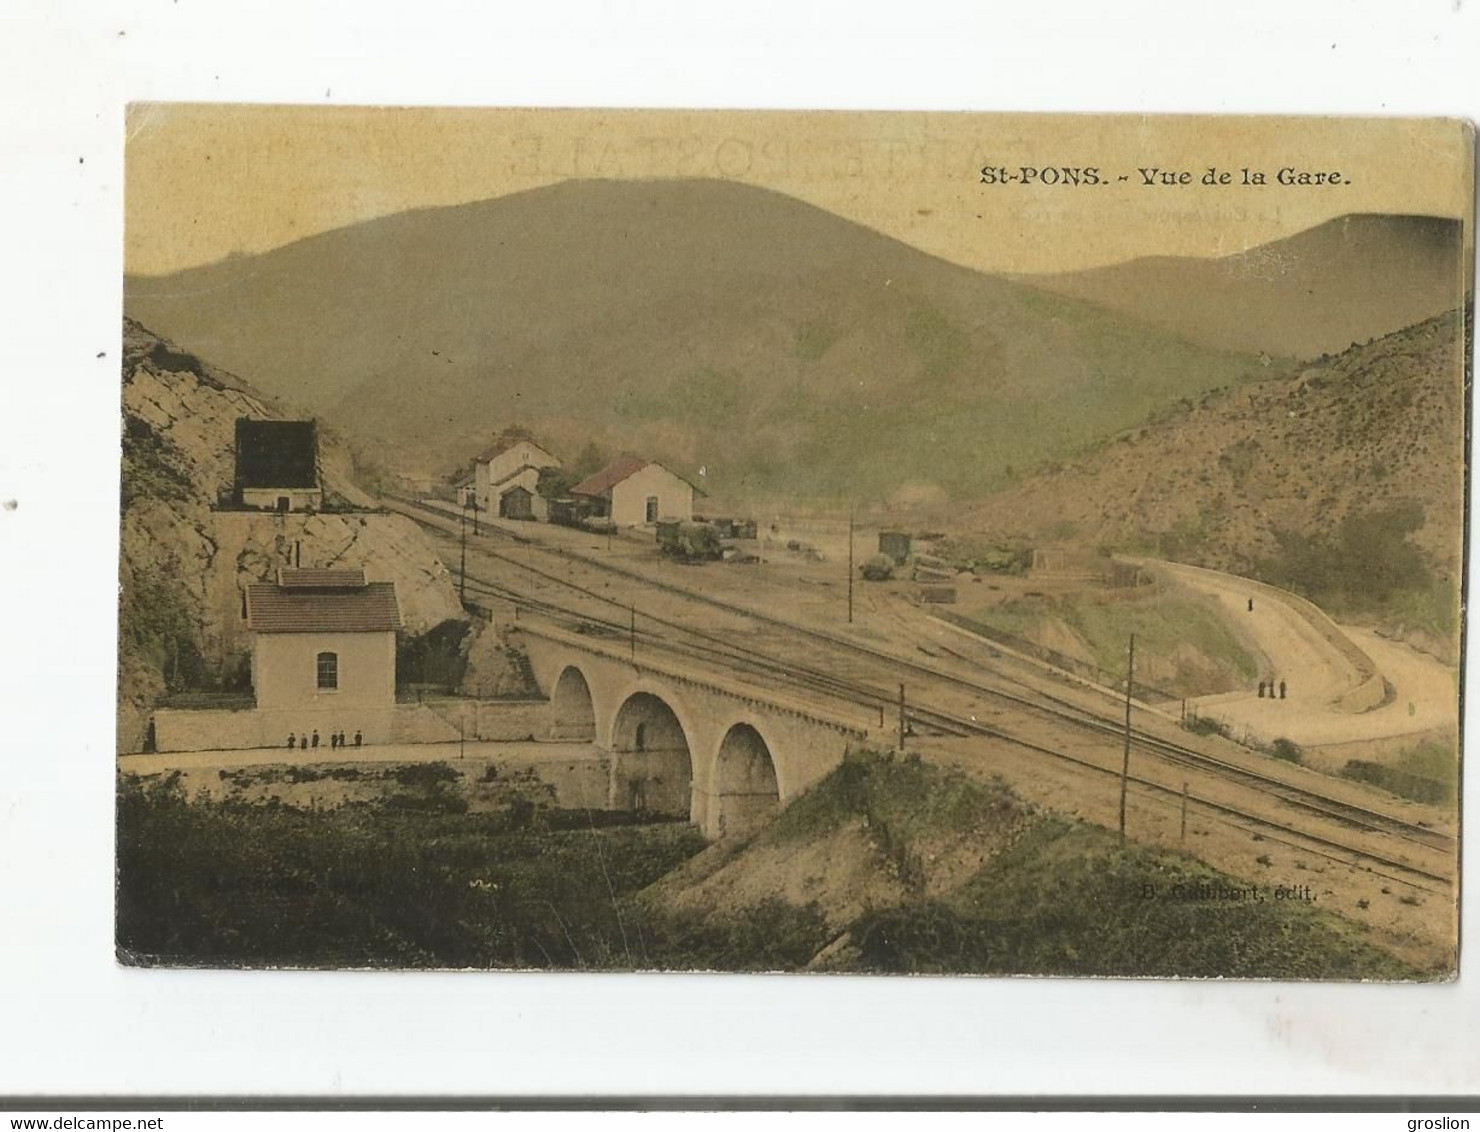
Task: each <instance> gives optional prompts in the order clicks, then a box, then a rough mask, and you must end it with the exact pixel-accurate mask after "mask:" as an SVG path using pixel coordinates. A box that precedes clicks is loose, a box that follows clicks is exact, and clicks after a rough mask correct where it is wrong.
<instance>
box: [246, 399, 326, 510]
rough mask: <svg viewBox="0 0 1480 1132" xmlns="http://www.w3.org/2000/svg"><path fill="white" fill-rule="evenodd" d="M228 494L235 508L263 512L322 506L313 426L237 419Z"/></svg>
mask: <svg viewBox="0 0 1480 1132" xmlns="http://www.w3.org/2000/svg"><path fill="white" fill-rule="evenodd" d="M232 498H233V501H234V502H235V503H236V504H237V505H239V506H242V507H257V508H261V509H262V510H264V511H283V512H287V511H308V510H314V509H317V508H318V507H320V506H322V504H323V501H324V491H323V488H322V487H321V486H320V483H319V441H318V426H317V424H316V423H315V422H314V421H258V420H250V419H248V418H247V417H240V418H238V419H237V422H236V479H235V481H234V483H233V485H232Z"/></svg>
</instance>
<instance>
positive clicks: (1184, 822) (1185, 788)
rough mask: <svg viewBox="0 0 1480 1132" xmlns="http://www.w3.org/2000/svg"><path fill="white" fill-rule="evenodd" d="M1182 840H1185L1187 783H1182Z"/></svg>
mask: <svg viewBox="0 0 1480 1132" xmlns="http://www.w3.org/2000/svg"><path fill="white" fill-rule="evenodd" d="M1182 840H1183V841H1186V840H1187V783H1185V782H1184V783H1182Z"/></svg>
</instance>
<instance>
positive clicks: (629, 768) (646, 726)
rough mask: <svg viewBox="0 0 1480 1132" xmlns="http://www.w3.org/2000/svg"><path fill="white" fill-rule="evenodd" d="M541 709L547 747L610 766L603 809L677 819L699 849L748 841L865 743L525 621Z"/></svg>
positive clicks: (855, 733)
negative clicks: (589, 752)
mask: <svg viewBox="0 0 1480 1132" xmlns="http://www.w3.org/2000/svg"><path fill="white" fill-rule="evenodd" d="M518 632H519V636H520V638H521V643H522V644H523V646H524V648H525V651H526V652H527V654H528V656H529V661H530V666H531V668H532V669H533V670H534V675H535V680H536V681H537V682H538V684H539V686H540V688H541V690H542V691H543V692H544V693H545V694H546V695H548V696H549V700H550V730H549V733H548V734H549V738H551V739H555V740H561V741H565V742H589V743H593V744H595V745H596V746H597V747H598V748H599V749H601V750H602V751H604V752H607V754H608V756H609V758H610V764H611V774H610V777H609V797H608V804H609V805H610V806H612V807H613V808H622V809H628V808H631V809H646V810H649V811H652V812H655V813H663V814H669V815H672V816H682V817H687V818H688V819H689V820H690V821H691V822H693V823H694V824H695V825H697V826H698V827H699V828H700V830H701V831H702V832H703V833H704V834H705V836H707V837H711V838H715V837H723V836H725V835H726V834H735V833H741V834H743V833H749V832H751V831H752V830H754V829H756V828H757V827H758V826H760V825H762V824H764V823H765V822H766V821H768V820H769V819H770V817H771V816H772V815H773V814H774V813H775V812H776V811H777V810H778V809H779V808H780V806H781V805H783V804H784V803H786V802H787V801H789V800H790V799H791V798H793V797H795V796H796V795H797V794H798V793H800V792H801V791H803V790H805V789H806V788H807V787H808V786H810V785H811V784H812V783H814V782H816V781H817V780H818V779H820V778H822V777H823V776H824V775H826V774H827V773H828V772H829V771H830V770H832V769H833V768H834V767H835V766H837V765H838V763H840V762H841V761H842V759H843V755H844V754H845V753H846V752H847V750H848V748H849V747H850V746H851V745H854V744H856V743H859V742H861V741H862V740H863V739H865V738H866V737H867V734H868V730H867V726H866V723H865V719H866V714H865V709H862V708H860V709H859V710H858V713H857V714H858V718H856V719H853V718H849V714H850V713H848V709H847V706H846V705H841V706H840V708H839V714H837V715H832V714H830V713H829V712H827V711H822V710H818V709H816V708H814V707H811V706H808V705H805V704H802V703H800V702H798V701H795V700H793V699H792V698H791V697H789V696H788V695H787V694H786V693H784V692H773V691H771V690H769V689H766V688H762V687H759V686H756V685H752V684H750V683H748V682H746V681H745V680H744V679H743V678H741V677H732V676H730V675H729V674H722V673H716V672H707V671H705V670H704V669H703V668H702V667H701V666H698V665H697V664H696V663H693V662H686V661H683V660H681V659H679V658H675V657H670V656H667V655H665V654H662V653H659V652H652V651H646V652H645V651H644V650H643V649H642V648H641V647H639V648H638V649H637V650H636V652H635V654H634V652H633V651H632V650H631V649H630V647H629V645H628V643H627V642H626V641H622V640H620V639H615V640H614V639H610V638H603V637H592V636H587V635H584V634H578V633H573V632H568V631H566V630H563V629H558V628H554V627H551V626H546V625H543V624H539V623H535V622H531V621H523V622H521V623H520V625H519V630H518Z"/></svg>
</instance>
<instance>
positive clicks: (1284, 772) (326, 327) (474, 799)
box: [3, 105, 1474, 981]
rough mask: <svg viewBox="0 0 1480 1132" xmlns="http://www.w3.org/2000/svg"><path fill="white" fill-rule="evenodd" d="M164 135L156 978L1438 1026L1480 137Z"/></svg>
mask: <svg viewBox="0 0 1480 1132" xmlns="http://www.w3.org/2000/svg"><path fill="white" fill-rule="evenodd" d="M130 127H131V128H130V131H129V135H128V139H127V151H126V164H127V169H126V173H127V180H128V188H129V191H128V193H127V194H126V201H125V203H126V209H127V212H126V218H125V229H124V233H123V237H124V243H125V249H126V273H125V278H124V281H123V285H124V315H125V317H124V320H123V324H122V332H121V340H120V342H119V345H120V346H121V351H120V356H121V366H120V369H121V372H120V375H119V379H120V380H119V397H120V404H119V408H120V417H121V420H120V426H121V453H120V454H121V461H122V475H121V483H120V488H121V490H120V495H119V546H120V551H119V601H118V642H119V645H118V674H117V675H118V680H117V687H118V698H117V704H116V714H117V736H118V753H117V803H118V804H117V824H116V828H117V848H116V861H115V874H116V877H117V927H116V935H117V946H118V954H119V956H120V959H121V960H122V961H123V962H126V963H133V964H150V965H170V966H192V965H194V966H229V967H262V968H283V967H311V968H340V967H344V968H362V967H374V968H386V967H391V968H451V969H476V970H493V969H524V970H548V971H557V970H558V971H568V970H580V971H634V970H655V971H735V972H740V971H751V972H755V971H766V972H848V973H869V974H876V975H890V974H922V973H928V974H972V975H980V976H1006V975H1050V976H1074V977H1117V978H1119V977H1125V976H1141V977H1163V978H1179V977H1189V978H1194V977H1195V978H1259V979H1282V978H1302V979H1322V980H1386V981H1416V980H1442V979H1446V978H1450V977H1452V975H1453V973H1454V971H1455V970H1456V962H1457V954H1458V951H1457V947H1458V920H1457V894H1458V845H1459V838H1460V832H1461V831H1460V826H1461V821H1460V812H1459V804H1458V803H1459V797H1458V795H1459V783H1460V780H1461V775H1460V762H1461V749H1460V743H1459V702H1458V695H1457V688H1458V687H1459V686H1460V682H1461V680H1462V678H1463V672H1462V659H1463V658H1462V652H1461V648H1460V643H1461V635H1460V634H1461V627H1462V625H1463V619H1462V616H1461V606H1460V596H1461V595H1460V583H1459V579H1460V578H1461V577H1463V569H1464V566H1465V561H1466V560H1465V541H1464V533H1465V527H1464V523H1465V509H1464V503H1465V498H1466V491H1467V484H1468V469H1467V467H1466V437H1465V422H1466V421H1467V420H1468V419H1469V401H1468V398H1469V395H1470V393H1469V386H1468V384H1467V380H1466V357H1467V349H1468V346H1467V335H1468V333H1469V328H1470V325H1471V319H1472V317H1473V311H1472V279H1473V261H1474V244H1473V237H1472V235H1471V233H1472V231H1473V227H1472V223H1473V218H1474V216H1473V209H1474V184H1473V168H1474V163H1473V134H1472V132H1471V131H1470V130H1469V129H1468V127H1466V126H1464V125H1463V124H1460V123H1455V122H1446V121H1429V120H1402V119H1391V120H1390V119H1382V120H1360V119H1318V118H1257V117H1240V118H1219V117H1210V118H1195V117H1178V118H1164V119H1163V118H1154V117H1150V118H1148V117H1145V116H1140V115H1136V116H1094V115H1000V116H999V115H982V114H946V113H900V114H877V113H854V112H834V113H808V112H777V113H759V112H757V113H751V112H743V113H742V112H729V111H686V110H673V111H641V110H588V111H583V110H569V111H564V110H559V111H557V110H534V109H518V108H514V109H505V110H477V109H468V108H462V109H457V110H451V109H449V110H438V109H435V108H414V109H395V108H379V109H366V108H361V109H352V108H343V109H340V108H325V107H292V106H272V107H269V106H237V105H189V106H185V105H182V106H170V107H167V108H157V107H149V106H145V107H139V108H137V109H136V111H135V112H133V113H131V115H130ZM94 348H95V347H94ZM103 353H105V354H107V355H108V356H110V357H111V356H112V350H111V349H110V350H107V351H103ZM98 357H102V354H99V355H98ZM7 490H9V489H7ZM9 493H10V494H15V493H14V491H10V492H9ZM3 506H4V507H5V508H6V509H8V510H10V511H14V510H15V508H16V504H15V502H14V500H12V501H10V502H8V503H3ZM19 518H20V520H21V521H24V520H25V516H19Z"/></svg>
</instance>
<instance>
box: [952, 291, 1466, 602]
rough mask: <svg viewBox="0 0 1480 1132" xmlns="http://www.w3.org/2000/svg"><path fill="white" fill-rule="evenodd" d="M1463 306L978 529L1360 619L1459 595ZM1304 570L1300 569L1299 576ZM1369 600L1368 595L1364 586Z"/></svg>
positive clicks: (1066, 471) (1040, 492)
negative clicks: (1180, 568)
mask: <svg viewBox="0 0 1480 1132" xmlns="http://www.w3.org/2000/svg"><path fill="white" fill-rule="evenodd" d="M1463 330H1464V323H1463V321H1462V319H1461V316H1460V315H1458V314H1457V313H1450V314H1446V315H1441V316H1439V317H1437V318H1432V319H1428V320H1426V321H1424V322H1421V323H1419V324H1417V325H1415V326H1411V327H1409V328H1407V329H1405V330H1401V331H1398V332H1396V333H1393V334H1389V335H1386V336H1385V337H1383V338H1380V339H1377V340H1376V341H1373V342H1369V343H1367V344H1365V345H1361V346H1353V347H1351V348H1350V349H1348V350H1345V351H1343V352H1342V353H1340V354H1338V355H1336V356H1335V357H1322V358H1320V359H1317V360H1316V361H1315V362H1314V363H1313V364H1310V365H1308V366H1306V367H1305V368H1303V369H1302V370H1300V372H1299V373H1297V374H1296V375H1295V376H1294V377H1292V378H1288V379H1284V380H1278V381H1268V382H1262V383H1260V384H1257V385H1249V386H1245V387H1243V388H1240V389H1235V390H1227V391H1221V392H1218V393H1214V394H1209V395H1207V396H1204V397H1200V398H1197V399H1195V400H1188V401H1186V402H1183V403H1182V404H1181V405H1180V406H1178V407H1176V408H1175V409H1174V410H1172V411H1170V412H1168V413H1166V414H1164V415H1163V417H1162V419H1160V420H1159V421H1156V422H1155V423H1152V424H1149V425H1147V426H1145V427H1143V428H1139V429H1134V430H1131V431H1129V432H1125V433H1123V434H1121V435H1120V436H1119V437H1118V438H1117V439H1115V440H1114V441H1111V442H1109V443H1107V444H1105V445H1103V446H1101V447H1100V448H1099V449H1097V450H1096V451H1095V452H1093V453H1091V454H1090V455H1088V456H1086V457H1084V458H1082V459H1080V460H1078V461H1076V462H1074V463H1072V464H1069V465H1066V466H1062V467H1052V468H1050V469H1048V470H1047V471H1044V472H1041V473H1039V474H1037V475H1034V476H1032V477H1031V478H1028V479H1025V480H1024V481H1023V482H1021V483H1020V484H1018V485H1017V486H1015V487H1013V488H1011V489H1009V490H1007V491H1003V492H1000V493H997V494H996V495H994V496H992V497H991V498H990V499H988V500H987V501H986V502H985V503H983V504H982V505H981V506H980V507H979V508H977V509H975V510H974V511H973V513H972V516H971V522H972V523H974V524H975V525H976V526H977V527H978V528H979V529H982V530H985V531H990V532H992V533H993V534H996V535H1008V534H1015V535H1021V536H1024V537H1027V538H1030V539H1034V540H1035V541H1039V540H1044V539H1053V538H1059V539H1070V540H1074V541H1077V542H1079V543H1081V544H1089V545H1097V546H1110V547H1114V548H1118V549H1123V550H1139V551H1142V552H1147V553H1154V554H1160V555H1162V556H1164V557H1167V558H1171V559H1175V560H1178V561H1184V562H1190V563H1193V564H1196V565H1203V566H1212V567H1217V568H1221V569H1230V570H1233V571H1235V572H1240V573H1245V574H1251V575H1254V576H1257V577H1264V578H1265V579H1266V580H1268V581H1271V582H1275V583H1276V584H1285V585H1289V586H1291V587H1292V588H1295V589H1298V590H1301V591H1302V592H1307V591H1310V590H1312V589H1313V588H1318V585H1319V584H1322V583H1324V584H1327V585H1328V586H1329V587H1336V588H1339V590H1340V592H1330V593H1326V594H1314V593H1308V596H1313V597H1317V599H1318V600H1327V601H1329V603H1330V604H1333V605H1335V606H1336V607H1337V611H1342V607H1346V608H1347V609H1350V610H1354V611H1360V610H1362V609H1364V608H1367V609H1371V608H1374V607H1375V606H1376V605H1381V604H1382V602H1381V601H1378V602H1376V603H1373V602H1365V603H1364V601H1363V598H1364V596H1366V597H1381V592H1382V591H1394V592H1396V591H1401V590H1404V589H1412V588H1414V587H1412V586H1409V585H1408V584H1407V583H1408V582H1409V581H1410V580H1412V579H1411V577H1404V576H1392V575H1394V572H1396V575H1410V576H1411V575H1420V576H1421V577H1420V578H1419V581H1420V582H1422V585H1421V586H1419V587H1418V588H1422V586H1423V585H1429V586H1432V587H1434V588H1435V590H1436V591H1437V592H1439V593H1441V594H1442V593H1448V594H1449V595H1451V599H1452V597H1453V595H1455V594H1456V587H1457V580H1458V578H1459V577H1460V574H1459V569H1460V559H1461V537H1462V532H1463V526H1462V524H1463V488H1464V435H1463V433H1464V419H1465V417H1464V414H1465V405H1464V392H1463V360H1462V359H1463V358H1464V357H1465V356H1467V355H1466V352H1465V351H1466V346H1465V341H1464V338H1465V336H1464V334H1463ZM1302 574H1303V575H1305V576H1304V577H1302ZM1364 591H1365V592H1364Z"/></svg>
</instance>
